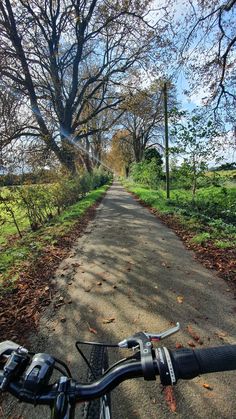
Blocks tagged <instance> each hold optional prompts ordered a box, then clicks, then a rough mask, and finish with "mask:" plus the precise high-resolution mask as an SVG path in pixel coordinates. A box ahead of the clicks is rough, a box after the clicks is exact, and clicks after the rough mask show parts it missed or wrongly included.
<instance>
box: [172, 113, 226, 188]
mask: <svg viewBox="0 0 236 419" xmlns="http://www.w3.org/2000/svg"><path fill="white" fill-rule="evenodd" d="M172 134H173V135H174V138H175V143H176V145H175V147H174V148H173V149H172V153H174V154H181V155H182V156H183V163H182V165H181V167H180V168H179V170H178V171H177V172H176V176H177V178H178V179H179V180H180V181H181V180H182V181H183V185H184V187H185V188H186V189H188V188H189V185H191V188H192V193H193V195H195V193H196V190H197V188H198V187H199V184H198V179H199V178H200V177H203V175H204V173H205V172H206V170H207V165H208V162H209V160H211V159H215V158H216V155H217V154H216V153H217V151H218V149H219V146H218V144H217V142H216V141H214V139H215V138H216V137H217V136H219V133H218V131H217V129H216V127H215V126H214V123H213V122H212V121H208V122H206V121H205V120H204V118H203V117H202V116H200V115H197V114H193V115H192V116H191V117H190V116H188V119H187V121H186V122H185V123H181V124H178V125H176V128H175V130H174V132H173V133H172ZM184 179H186V180H184Z"/></svg>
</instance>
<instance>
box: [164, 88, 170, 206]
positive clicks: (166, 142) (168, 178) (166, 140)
mask: <svg viewBox="0 0 236 419" xmlns="http://www.w3.org/2000/svg"><path fill="white" fill-rule="evenodd" d="M163 93H164V115H165V160H166V198H167V199H169V197H170V169H169V137H168V111H167V82H166V81H165V82H164V88H163Z"/></svg>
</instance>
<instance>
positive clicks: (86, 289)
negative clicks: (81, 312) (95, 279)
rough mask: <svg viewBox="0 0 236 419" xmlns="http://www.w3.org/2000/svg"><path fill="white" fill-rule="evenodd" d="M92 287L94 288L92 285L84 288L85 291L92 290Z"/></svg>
mask: <svg viewBox="0 0 236 419" xmlns="http://www.w3.org/2000/svg"><path fill="white" fill-rule="evenodd" d="M91 289H92V288H91V287H86V288H85V289H84V291H85V292H90V291H91Z"/></svg>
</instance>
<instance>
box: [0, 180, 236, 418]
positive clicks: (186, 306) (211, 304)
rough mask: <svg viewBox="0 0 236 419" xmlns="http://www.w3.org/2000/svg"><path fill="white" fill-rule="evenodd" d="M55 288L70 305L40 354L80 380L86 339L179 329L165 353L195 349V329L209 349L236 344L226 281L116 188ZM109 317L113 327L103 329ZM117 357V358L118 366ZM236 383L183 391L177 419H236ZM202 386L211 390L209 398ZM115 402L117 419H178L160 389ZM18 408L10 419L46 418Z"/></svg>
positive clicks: (131, 391) (124, 390)
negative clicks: (80, 343) (79, 345)
mask: <svg viewBox="0 0 236 419" xmlns="http://www.w3.org/2000/svg"><path fill="white" fill-rule="evenodd" d="M54 281H56V282H57V284H58V293H57V295H56V298H55V302H60V301H59V300H60V297H63V299H64V302H65V304H62V305H61V306H60V308H56V309H55V308H54V306H53V304H52V305H51V307H50V308H49V309H48V310H47V312H45V313H44V316H43V318H42V321H41V327H40V331H39V335H38V336H34V337H32V347H34V349H37V351H42V350H44V351H48V352H51V353H53V354H55V355H57V356H58V357H60V358H62V359H64V360H66V361H68V362H70V364H71V367H72V369H73V373H74V375H75V376H77V377H78V378H79V379H80V378H81V379H84V378H85V367H84V365H83V362H82V361H81V359H80V358H79V356H78V355H77V353H76V350H75V347H74V342H75V340H76V339H78V338H80V339H90V340H91V339H97V340H105V341H111V342H117V341H120V340H122V339H123V338H125V337H127V336H129V335H130V334H132V333H134V332H136V331H139V330H149V331H151V332H152V331H161V330H164V329H166V328H168V327H170V325H173V323H175V322H176V321H179V322H180V324H181V332H179V333H178V334H177V335H175V336H173V337H171V338H169V339H167V340H166V341H165V346H167V347H170V348H171V347H172V348H174V347H175V344H176V342H180V343H181V344H183V345H186V346H188V342H189V341H192V340H193V339H192V337H191V336H190V335H189V333H188V331H187V326H188V325H191V327H192V328H193V329H194V331H195V332H196V333H197V334H198V335H199V336H200V338H201V340H202V341H203V345H204V346H213V345H221V344H223V343H235V341H236V322H235V306H236V301H235V300H234V299H233V295H232V293H231V291H230V290H229V289H228V287H227V284H226V282H224V281H223V280H222V279H220V278H218V277H217V276H216V275H215V274H214V273H213V272H211V271H208V270H206V269H205V268H204V267H202V266H201V265H200V264H199V263H197V262H196V261H195V259H194V255H193V253H191V252H189V251H187V250H186V249H185V248H184V246H183V244H182V242H181V241H180V240H179V239H178V238H177V237H176V235H175V234H174V233H173V232H172V231H171V230H170V229H168V228H167V227H165V226H164V225H163V224H162V223H160V222H158V220H157V219H156V218H155V216H153V215H152V214H150V213H149V211H148V210H147V209H145V208H143V207H141V206H140V205H139V204H138V203H137V202H136V201H135V200H134V199H133V198H132V197H131V196H130V195H129V194H128V193H127V192H126V191H125V190H124V189H123V188H122V187H121V186H120V185H119V184H117V183H115V184H114V185H113V186H112V187H111V189H110V190H109V191H108V193H107V195H106V197H105V199H104V200H103V202H102V204H101V205H100V207H99V208H98V209H97V215H96V218H95V219H94V220H93V221H92V222H91V223H90V224H89V226H88V227H87V230H86V233H85V235H84V236H83V237H80V238H79V239H78V241H77V243H76V244H75V246H74V248H73V249H72V251H71V253H70V255H69V257H68V258H67V259H65V260H64V261H63V262H62V264H61V265H60V267H59V269H58V271H57V273H56V278H55V279H54ZM178 297H181V298H178ZM55 302H54V303H55ZM111 317H114V318H115V320H114V321H113V322H112V323H109V324H104V323H103V320H104V319H107V318H111ZM89 327H91V328H94V329H95V330H96V331H97V335H96V336H95V335H94V334H92V333H91V332H90V331H89ZM222 339H223V340H222ZM196 346H197V347H198V346H199V345H198V344H196ZM125 354H126V352H125ZM118 355H119V354H117V353H115V354H112V353H111V358H112V359H114V358H117V356H118ZM123 356H124V354H123ZM235 378H236V372H230V373H227V374H212V375H210V374H209V375H206V376H203V377H199V378H196V379H194V380H192V381H188V382H181V383H179V384H178V386H177V387H176V388H175V395H176V399H177V414H176V415H175V417H178V418H194V419H195V418H196V419H197V418H204V419H205V418H233V417H236V401H235V394H236V380H235ZM204 383H207V384H209V385H210V386H211V387H212V389H213V390H212V391H209V390H207V389H205V388H204V387H203V384H204ZM112 396H113V417H114V419H128V418H129V419H134V418H137V419H146V418H153V419H154V418H160V419H164V418H170V417H172V416H174V414H173V413H171V412H170V411H169V409H168V407H167V405H166V402H165V400H164V397H163V394H161V392H160V386H159V383H158V381H157V382H144V381H143V380H142V379H138V380H132V381H127V382H125V383H123V384H122V385H120V387H119V388H118V389H116V390H115V391H114V392H113V394H112ZM14 406H15V403H14V402H12V403H9V404H8V405H7V406H6V407H5V411H4V412H5V413H4V415H5V417H6V418H9V417H12V416H11V415H12V414H13V417H14V418H16V417H18V416H17V415H19V414H20V413H21V414H22V415H23V417H24V418H25V419H34V418H38V419H41V418H45V417H47V416H45V414H44V411H43V410H42V408H41V407H40V408H36V409H34V408H30V409H29V408H25V407H23V406H21V407H19V405H17V408H16V410H14ZM12 412H16V413H12Z"/></svg>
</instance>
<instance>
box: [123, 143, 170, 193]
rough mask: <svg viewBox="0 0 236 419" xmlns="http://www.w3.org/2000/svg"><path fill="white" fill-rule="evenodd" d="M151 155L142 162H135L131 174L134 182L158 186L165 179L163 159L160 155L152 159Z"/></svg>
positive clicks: (153, 186) (152, 186)
mask: <svg viewBox="0 0 236 419" xmlns="http://www.w3.org/2000/svg"><path fill="white" fill-rule="evenodd" d="M150 151H151V150H150ZM158 154H159V153H158ZM149 157H150V155H148V159H144V160H142V161H141V162H140V163H133V164H132V165H131V171H130V175H131V178H132V179H133V180H134V182H137V183H140V184H142V185H147V186H149V187H151V188H157V187H158V186H159V185H160V182H161V181H162V180H163V172H162V168H161V164H162V160H161V159H160V158H159V156H157V157H152V158H151V159H150V160H149Z"/></svg>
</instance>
